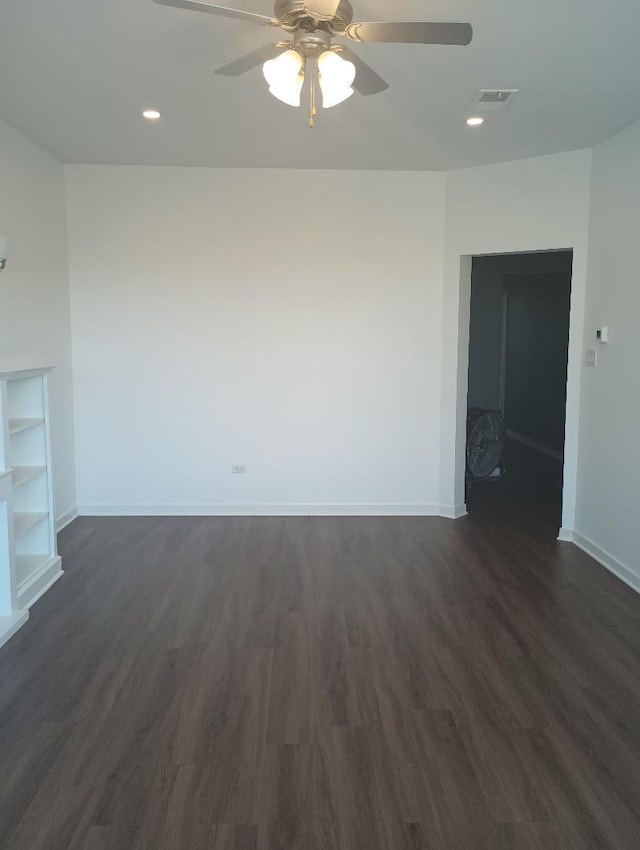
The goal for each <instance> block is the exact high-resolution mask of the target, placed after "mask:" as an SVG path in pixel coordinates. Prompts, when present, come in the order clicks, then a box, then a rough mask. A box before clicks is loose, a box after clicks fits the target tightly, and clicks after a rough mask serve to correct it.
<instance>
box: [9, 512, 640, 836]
mask: <svg viewBox="0 0 640 850" xmlns="http://www.w3.org/2000/svg"><path fill="white" fill-rule="evenodd" d="M61 548H62V554H63V557H64V566H65V569H66V571H67V572H66V575H65V577H64V578H63V579H62V580H61V581H60V582H59V583H58V584H57V585H56V586H55V587H54V588H52V590H51V591H50V592H49V593H48V594H47V595H46V596H45V597H43V599H42V600H41V601H40V602H39V603H38V604H37V605H36V606H35V607H34V609H32V612H31V613H32V616H31V620H30V621H29V623H28V624H27V625H26V626H25V627H24V629H23V630H22V631H21V632H20V633H19V634H18V635H17V636H16V637H15V638H14V639H12V640H11V641H10V642H9V643H8V644H7V645H6V646H5V647H4V648H3V649H2V650H0V756H1V757H0V847H2V848H3V850H4V848H7V850H107V848H109V850H111V848H113V849H114V850H404V848H406V849H407V850H590V848H594V850H596V848H597V849H598V850H632V848H637V847H640V711H639V709H640V657H639V655H640V654H639V648H640V597H638V596H637V595H635V594H634V593H633V592H632V591H631V590H629V589H628V588H626V587H625V586H624V585H623V584H621V583H620V582H618V581H617V580H616V579H615V578H614V577H612V576H611V575H609V574H608V573H607V572H605V571H604V569H602V568H601V567H599V566H598V565H596V564H595V563H594V562H593V561H591V560H590V559H589V558H587V557H586V556H585V555H583V554H582V553H581V552H579V551H578V550H577V549H574V548H573V547H572V546H569V545H566V544H559V543H556V542H555V541H553V539H552V535H550V534H549V529H548V528H547V527H546V526H545V525H544V523H542V522H541V523H535V522H532V523H530V524H529V525H527V524H526V523H524V522H523V521H522V518H521V517H520V518H519V517H518V516H516V515H515V514H508V513H507V514H506V515H505V514H504V513H503V514H498V513H496V514H495V515H492V514H491V513H490V512H485V514H484V515H483V514H482V511H479V512H478V513H476V514H472V515H471V516H470V517H468V518H466V519H464V520H460V521H459V522H456V523H454V522H450V521H447V520H441V519H422V518H406V519H404V518H384V519H369V518H247V519H245V518H233V519H226V518H179V519H171V518H169V519H167V518H128V519H88V518H85V519H80V520H77V521H76V522H74V523H73V524H72V525H71V526H70V527H69V528H68V529H66V530H65V531H64V532H63V534H62V535H61Z"/></svg>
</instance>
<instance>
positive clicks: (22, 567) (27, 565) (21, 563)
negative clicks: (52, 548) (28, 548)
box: [16, 555, 56, 592]
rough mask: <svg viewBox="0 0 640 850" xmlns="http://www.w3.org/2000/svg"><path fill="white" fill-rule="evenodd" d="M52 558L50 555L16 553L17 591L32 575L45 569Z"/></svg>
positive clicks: (53, 558)
mask: <svg viewBox="0 0 640 850" xmlns="http://www.w3.org/2000/svg"><path fill="white" fill-rule="evenodd" d="M54 560H56V558H55V557H52V556H51V555H16V580H17V583H18V592H20V590H21V587H20V585H24V584H25V583H26V582H28V581H29V580H30V579H32V578H33V577H34V576H36V575H38V574H39V573H41V572H42V571H43V570H45V569H46V568H47V567H48V566H49V565H50V564H51V563H52V562H53V561H54Z"/></svg>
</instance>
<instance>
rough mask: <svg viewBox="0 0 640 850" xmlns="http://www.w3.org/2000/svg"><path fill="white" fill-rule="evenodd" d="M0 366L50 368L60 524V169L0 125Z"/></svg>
mask: <svg viewBox="0 0 640 850" xmlns="http://www.w3.org/2000/svg"><path fill="white" fill-rule="evenodd" d="M0 237H7V238H8V240H9V260H8V263H7V267H6V269H5V270H4V271H2V272H0V359H10V360H11V362H13V358H16V359H17V360H18V361H19V362H22V359H21V358H22V357H24V358H25V362H26V361H28V362H30V363H31V362H36V361H44V362H47V363H54V364H55V365H56V367H57V368H56V369H55V370H54V371H53V372H52V374H51V377H50V404H51V431H52V450H53V463H54V480H55V501H56V513H57V516H58V517H63V516H64V515H65V514H68V513H69V512H71V511H73V509H74V507H75V503H76V499H75V460H74V446H73V395H72V378H71V330H70V317H69V285H68V274H67V238H66V231H65V200H64V169H63V166H62V165H61V164H60V163H59V162H57V161H56V160H54V159H53V158H52V157H50V156H49V155H48V154H47V153H45V152H44V151H43V150H41V149H40V148H38V147H37V146H36V145H34V144H32V143H31V142H30V141H28V140H27V139H25V138H24V137H23V136H21V135H20V134H18V133H16V132H15V131H14V130H12V129H11V128H10V127H8V126H7V125H6V124H4V123H3V122H1V121H0Z"/></svg>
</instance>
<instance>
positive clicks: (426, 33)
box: [346, 21, 473, 46]
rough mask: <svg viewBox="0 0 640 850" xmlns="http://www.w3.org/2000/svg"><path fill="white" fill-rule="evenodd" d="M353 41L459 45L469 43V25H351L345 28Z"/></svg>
mask: <svg viewBox="0 0 640 850" xmlns="http://www.w3.org/2000/svg"><path fill="white" fill-rule="evenodd" d="M346 34H347V35H348V36H349V38H351V39H353V40H354V41H386V42H393V43H396V44H398V43H399V44H459V45H462V46H465V45H467V44H470V43H471V39H472V38H473V28H472V26H471V24H441V23H427V22H426V21H420V22H413V23H411V22H410V21H394V22H389V23H385V22H380V23H364V24H351V25H350V26H348V27H347V33H346Z"/></svg>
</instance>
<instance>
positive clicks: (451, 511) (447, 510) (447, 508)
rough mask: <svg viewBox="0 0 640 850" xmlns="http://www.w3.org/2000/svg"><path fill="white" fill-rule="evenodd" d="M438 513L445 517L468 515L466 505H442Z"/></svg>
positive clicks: (453, 517)
mask: <svg viewBox="0 0 640 850" xmlns="http://www.w3.org/2000/svg"><path fill="white" fill-rule="evenodd" d="M438 515H439V516H441V517H444V518H445V519H462V517H465V516H467V506H466V505H440V509H439V511H438Z"/></svg>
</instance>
